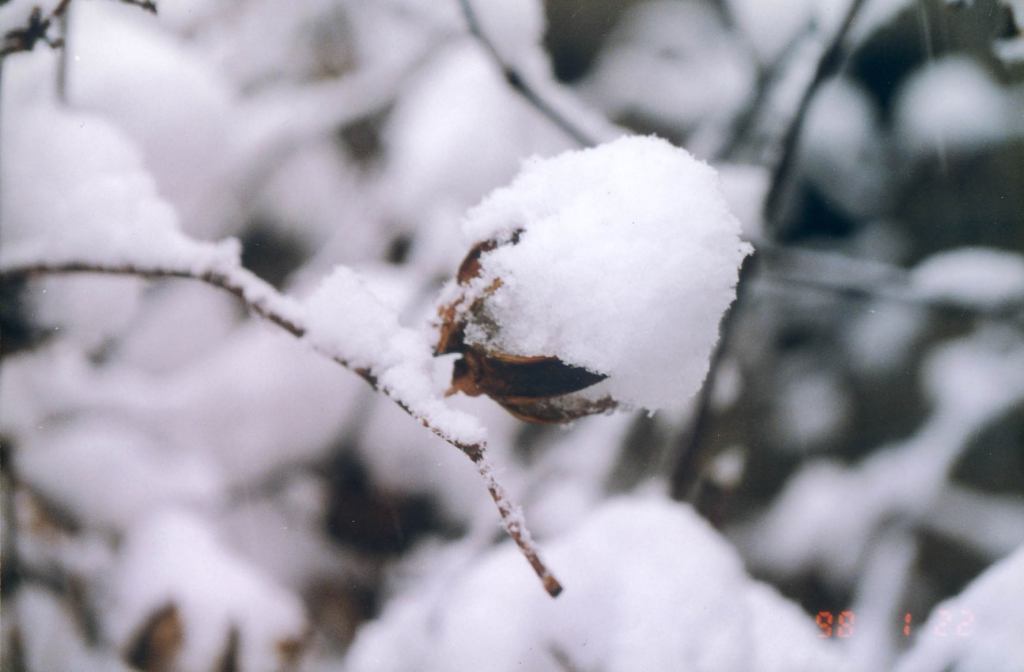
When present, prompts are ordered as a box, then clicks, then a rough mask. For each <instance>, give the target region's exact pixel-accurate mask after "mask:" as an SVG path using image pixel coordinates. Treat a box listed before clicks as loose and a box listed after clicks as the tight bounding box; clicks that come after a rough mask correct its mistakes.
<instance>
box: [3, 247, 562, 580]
mask: <svg viewBox="0 0 1024 672" xmlns="http://www.w3.org/2000/svg"><path fill="white" fill-rule="evenodd" d="M346 271H347V269H346ZM73 273H97V274H105V275H123V276H134V277H142V278H150V279H157V278H182V279H188V280H198V281H200V282H204V283H206V284H208V285H211V286H213V287H217V288H219V289H222V290H224V291H226V292H228V293H230V294H232V295H234V296H235V297H236V298H238V300H239V301H241V302H242V303H243V304H245V306H246V307H247V308H248V309H249V310H250V311H252V312H253V313H255V314H256V315H258V316H260V317H262V318H263V319H265V320H267V321H269V322H272V323H274V324H276V325H277V326H279V327H281V328H282V329H284V330H285V331H287V332H288V333H290V334H292V335H293V336H295V337H296V338H300V339H304V340H307V341H309V342H310V343H311V345H312V346H313V347H314V349H315V350H317V351H318V352H319V353H320V354H322V355H324V356H325V357H327V358H329V359H331V360H333V361H334V362H336V363H338V364H340V365H341V366H344V367H345V368H347V369H349V370H351V371H352V372H354V373H355V374H356V375H358V376H359V377H360V378H362V379H363V380H364V381H366V382H367V383H368V384H369V385H370V387H372V388H373V389H374V390H375V391H377V392H380V393H382V394H385V395H386V396H388V397H389V398H390V399H391V400H392V401H393V402H394V403H395V404H396V405H398V407H399V408H401V409H402V410H403V411H405V412H406V413H408V414H409V415H410V416H411V417H413V418H414V419H415V420H417V421H418V422H419V423H420V424H421V425H423V426H424V427H425V428H427V429H429V430H430V431H431V432H433V433H434V434H435V435H437V436H438V437H440V438H441V439H443V440H444V441H445V442H447V443H448V444H450V445H452V446H454V447H456V448H458V449H459V450H460V451H462V452H463V453H464V454H465V455H466V456H467V457H468V458H469V459H470V460H472V461H473V463H474V464H475V465H476V467H477V471H478V472H479V473H480V475H481V476H482V477H483V479H484V482H485V483H486V485H487V491H488V492H489V493H490V495H491V499H493V500H494V503H495V505H496V506H497V508H498V513H499V515H500V516H501V521H502V525H503V527H504V528H505V531H506V532H507V533H508V535H509V536H510V537H511V538H512V540H513V541H514V542H515V543H516V546H518V547H519V550H520V552H521V553H522V555H523V556H524V557H525V558H526V560H527V562H529V563H530V566H531V567H532V568H533V570H534V572H536V574H537V576H538V577H539V578H540V579H541V582H542V583H543V586H544V589H545V590H546V591H547V592H548V594H549V595H551V596H552V597H555V596H557V595H558V594H559V593H560V592H561V591H562V586H561V584H560V583H559V582H558V580H557V579H556V578H555V577H554V575H553V574H552V573H551V572H550V571H549V570H548V568H547V566H546V565H545V564H544V562H543V561H542V560H541V558H540V555H539V553H538V550H537V547H536V545H535V544H534V542H533V539H532V537H531V535H530V532H529V530H528V529H527V527H526V522H525V520H524V518H523V516H522V513H521V509H520V507H519V505H518V504H516V503H515V502H514V501H513V500H512V499H511V498H510V497H509V495H508V493H507V492H506V491H505V489H504V488H503V487H502V486H501V484H500V483H499V482H498V480H497V479H496V477H495V476H494V470H493V467H492V466H491V464H490V461H489V460H488V459H487V457H486V448H487V444H486V440H485V439H484V436H483V431H482V428H480V427H479V425H478V424H477V423H476V422H475V420H474V419H472V418H470V417H469V416H466V415H465V414H462V413H460V412H458V411H455V410H453V409H450V408H448V407H447V406H446V405H445V404H444V402H443V401H442V400H441V399H440V398H432V396H431V395H430V393H429V390H428V387H427V385H428V381H424V380H417V379H416V372H414V371H412V367H410V366H407V365H406V364H407V363H405V362H385V366H384V367H383V368H382V367H380V366H378V365H376V363H369V362H364V361H358V362H356V361H353V360H352V358H351V357H348V356H347V355H346V354H344V353H343V352H341V351H340V348H339V347H333V346H332V340H331V339H330V337H329V336H328V337H326V338H325V337H324V335H323V334H320V333H317V329H316V328H315V326H316V321H315V320H313V321H311V320H310V317H309V311H307V310H306V307H305V306H304V305H302V304H301V303H299V302H298V301H296V300H295V299H292V298H291V297H288V296H284V295H282V294H280V293H279V292H278V291H277V290H275V289H274V288H273V287H272V286H271V285H269V284H268V283H267V282H265V281H264V280H262V279H261V278H259V277H258V276H256V275H255V274H253V273H252V272H251V271H249V270H247V269H245V268H244V267H242V266H241V265H240V264H239V263H238V262H237V260H233V261H231V262H228V261H227V260H226V259H225V258H224V257H222V256H221V257H217V256H212V257H210V259H209V260H208V261H207V262H206V263H201V264H191V265H188V264H180V265H174V264H168V265H161V264H146V265H143V264H134V263H130V262H116V263H104V262H102V261H97V262H84V261H51V262H46V261H42V262H31V261H25V262H19V263H15V264H6V265H5V266H3V267H2V268H0V284H5V283H16V282H19V281H22V280H24V279H27V278H31V277H35V276H45V275H64V274H73ZM336 273H337V272H336ZM347 273H351V272H350V271H347ZM370 299H371V300H372V297H370ZM354 300H356V301H360V300H362V297H356V298H355V299H354ZM344 308H345V306H338V307H337V310H338V311H339V312H343V311H344ZM311 325H312V326H311ZM354 328H360V325H359V324H358V320H355V324H354ZM399 329H401V328H399ZM409 331H410V330H404V332H405V333H404V334H401V333H400V334H398V335H397V336H398V337H399V340H401V336H403V335H408V333H409ZM335 340H336V339H335ZM398 353H399V354H402V351H401V350H399V351H398ZM392 354H393V353H392ZM396 374H397V375H396Z"/></svg>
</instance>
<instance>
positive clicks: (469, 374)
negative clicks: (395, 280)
mask: <svg viewBox="0 0 1024 672" xmlns="http://www.w3.org/2000/svg"><path fill="white" fill-rule="evenodd" d="M521 233H522V232H521V231H516V232H514V233H513V234H512V236H511V237H510V238H509V240H507V241H504V242H499V241H497V240H487V241H484V242H482V243H478V244H476V245H474V246H473V248H472V249H471V250H470V251H469V253H468V254H467V255H466V258H465V259H463V261H462V264H461V265H460V266H459V270H458V273H457V274H456V281H457V282H458V284H459V286H460V287H464V288H465V287H468V286H469V284H470V283H471V282H472V281H473V280H474V279H476V278H478V277H479V276H480V272H481V270H482V266H481V261H480V260H481V257H482V256H483V255H484V254H485V253H487V252H490V251H491V250H494V249H495V248H497V247H499V246H501V245H515V244H517V243H518V242H519V237H520V235H521ZM499 287H501V279H500V278H496V279H495V280H494V281H493V282H492V283H491V285H490V286H488V287H487V288H486V289H485V290H484V291H483V292H480V294H479V296H476V297H475V298H472V299H471V298H470V297H468V296H467V294H466V292H465V291H463V292H462V293H460V294H459V295H458V296H457V297H456V298H455V299H454V300H453V301H451V302H450V303H448V304H445V305H443V306H441V307H440V308H439V310H438V314H439V316H440V318H441V329H440V338H439V340H438V344H437V348H436V349H435V354H437V355H445V354H451V353H459V354H461V355H462V358H461V359H459V360H458V361H456V362H455V368H454V370H453V372H452V385H451V388H450V389H449V391H448V393H449V394H454V393H455V392H462V393H464V394H467V395H469V396H473V397H475V396H478V395H481V394H486V395H487V396H489V397H490V398H491V399H494V401H496V402H498V403H499V404H501V405H502V406H503V407H504V408H505V410H507V411H508V412H509V413H511V414H512V415H514V416H516V417H517V418H519V419H520V420H525V421H527V422H536V423H562V422H570V421H572V420H575V419H577V418H580V417H583V416H586V415H593V414H595V413H604V412H607V411H610V410H612V409H613V408H615V407H616V405H617V402H616V401H615V400H614V399H612V398H611V397H608V396H604V397H600V398H598V399H592V398H588V397H586V396H585V395H582V394H579V393H580V392H581V391H582V390H584V389H586V388H588V387H590V386H591V385H594V384H596V383H599V382H601V381H602V380H604V379H605V378H607V376H606V375H604V374H601V373H594V372H593V371H590V370H588V369H585V368H582V367H579V366H573V365H571V364H567V363H565V362H563V361H562V360H560V359H559V358H557V357H553V356H550V355H537V356H523V355H512V354H509V353H506V352H501V351H499V350H496V349H493V348H488V347H486V346H484V345H482V344H477V343H467V342H466V338H465V336H466V326H467V325H468V324H470V323H474V324H477V325H480V326H483V327H484V328H485V330H487V331H495V330H497V329H498V328H499V327H498V326H497V325H496V324H494V322H493V320H491V319H490V318H489V317H488V315H487V299H488V298H489V297H490V296H491V295H493V294H494V292H495V291H497V289H498V288H499ZM467 301H471V303H470V304H469V305H468V306H467V305H465V304H466V302H467Z"/></svg>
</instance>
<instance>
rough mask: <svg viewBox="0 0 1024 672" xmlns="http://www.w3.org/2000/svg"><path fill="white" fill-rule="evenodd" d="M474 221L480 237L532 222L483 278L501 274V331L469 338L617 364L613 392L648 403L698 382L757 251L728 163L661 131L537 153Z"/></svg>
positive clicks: (493, 307) (485, 263)
mask: <svg viewBox="0 0 1024 672" xmlns="http://www.w3.org/2000/svg"><path fill="white" fill-rule="evenodd" d="M463 229H464V233H465V235H466V237H467V238H468V239H469V241H470V242H473V243H475V242H478V241H483V240H488V239H498V240H507V239H509V238H510V237H511V235H512V234H513V233H514V232H516V231H520V232H521V233H520V236H519V242H518V243H517V244H515V245H502V246H499V247H497V248H496V249H494V250H493V251H491V252H488V253H486V254H484V255H483V257H482V258H481V264H482V273H481V274H480V277H479V278H477V280H476V281H475V285H474V286H475V287H476V288H477V290H478V291H482V290H483V289H484V288H487V287H490V286H491V285H492V283H493V282H494V280H495V279H500V281H501V286H500V287H499V288H498V289H497V291H495V292H494V293H493V294H492V295H491V296H489V297H488V299H487V306H488V313H489V316H490V318H492V319H493V320H494V322H495V323H496V324H497V325H498V330H497V333H484V330H483V329H480V328H474V325H472V324H471V325H470V326H469V328H468V329H467V333H466V335H467V340H468V341H469V342H471V343H478V344H482V345H484V346H485V347H488V348H495V349H498V350H500V351H502V352H506V353H509V354H513V355H524V356H531V355H533V356H536V355H544V356H556V357H558V358H560V359H562V360H563V361H565V362H567V363H569V364H574V365H576V366H582V367H585V368H587V369H590V370H592V371H595V372H598V373H604V374H607V375H609V379H608V380H607V381H605V382H604V383H602V386H606V387H605V391H606V392H607V393H608V394H610V395H611V396H612V397H613V398H615V399H617V400H618V401H619V402H622V403H624V404H627V405H631V406H641V407H644V408H647V409H649V410H656V409H659V408H665V407H672V406H678V405H680V404H681V403H682V402H684V401H685V400H686V399H687V398H689V397H690V396H692V395H693V394H694V392H696V391H697V389H699V387H700V384H701V382H702V381H703V379H704V376H705V374H706V373H707V369H708V360H709V356H710V353H711V350H712V348H713V347H714V344H715V341H716V340H717V338H718V323H719V320H720V319H721V317H722V314H723V313H724V311H725V310H726V308H727V307H728V306H729V304H730V303H731V302H732V301H733V299H734V298H735V285H736V281H737V274H738V268H739V265H740V262H741V261H742V260H743V257H744V256H745V255H746V254H748V253H749V252H750V249H751V248H750V247H749V245H747V244H746V243H743V242H741V240H740V238H739V236H740V224H739V222H738V221H737V220H736V218H735V217H734V216H733V215H732V214H730V212H729V209H728V207H727V205H726V202H725V199H724V197H723V196H722V193H721V191H720V189H719V183H718V177H717V174H716V173H715V171H714V170H713V169H712V168H711V167H709V166H708V165H707V164H705V163H703V162H701V161H698V160H697V159H695V158H693V157H692V156H691V155H690V154H689V153H687V152H686V151H685V150H682V149H679V148H676V147H674V146H672V145H671V144H669V143H668V142H665V141H663V140H660V139H657V138H653V137H629V138H622V139H619V140H616V141H615V142H611V143H608V144H605V145H602V146H600V147H597V148H593V149H585V150H581V151H573V152H567V153H564V154H561V155H559V156H557V157H555V158H552V159H533V160H531V161H528V162H527V163H526V164H525V166H524V167H523V170H522V171H521V173H520V174H519V176H518V177H517V178H516V179H515V181H514V182H513V183H512V184H511V185H510V186H508V187H505V188H502V189H498V190H497V191H495V192H493V193H492V194H491V195H490V196H489V197H488V198H487V199H485V200H484V201H483V202H482V203H481V204H480V205H478V206H477V207H476V208H474V209H472V210H471V211H470V212H469V214H468V215H467V219H466V221H465V223H464V227H463ZM488 331H489V332H490V331H491V330H488Z"/></svg>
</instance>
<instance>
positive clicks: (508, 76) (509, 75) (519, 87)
mask: <svg viewBox="0 0 1024 672" xmlns="http://www.w3.org/2000/svg"><path fill="white" fill-rule="evenodd" d="M459 8H460V9H461V10H462V16H463V17H464V18H465V19H466V24H467V25H468V26H469V32H470V34H472V35H473V37H474V38H476V40H477V42H479V43H480V46H481V47H483V49H484V51H485V52H487V55H488V56H489V57H490V58H491V60H492V61H494V64H495V65H496V66H498V69H499V70H501V74H502V76H503V77H504V78H505V81H506V82H507V83H508V85H509V86H510V87H512V90H513V91H515V92H516V93H517V94H519V95H520V96H521V97H522V98H523V100H525V101H526V102H527V103H529V104H530V105H531V106H532V107H533V108H534V109H536V110H537V111H538V112H540V113H541V114H542V115H544V116H545V117H547V118H548V120H550V121H551V123H553V124H554V125H555V126H557V127H558V128H559V129H561V131H562V132H563V133H565V134H566V135H568V136H569V137H570V138H572V139H573V140H574V141H575V142H576V143H577V144H578V145H580V146H581V147H593V146H594V145H596V144H598V141H597V139H596V138H593V137H591V135H590V134H589V133H587V132H586V131H584V130H583V129H582V128H580V127H579V126H578V125H577V124H576V123H575V122H573V121H571V120H569V119H568V118H567V117H566V116H565V115H563V114H562V113H561V112H559V111H558V110H556V109H555V107H554V105H552V104H551V103H549V102H548V101H547V100H546V99H545V98H544V97H543V96H542V95H540V93H538V92H537V90H536V89H535V88H533V87H532V86H530V84H529V82H527V81H526V79H525V78H524V77H523V75H522V74H521V73H520V72H519V71H518V70H517V69H516V68H515V67H514V66H512V65H511V64H509V63H507V62H506V61H505V59H504V58H502V56H501V53H500V52H498V48H497V47H496V46H494V42H492V41H491V39H490V38H489V37H488V36H487V34H486V33H485V32H484V30H483V28H482V26H481V25H480V20H479V18H478V17H477V15H476V10H474V9H473V5H472V2H471V0H459Z"/></svg>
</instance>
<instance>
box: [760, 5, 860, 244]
mask: <svg viewBox="0 0 1024 672" xmlns="http://www.w3.org/2000/svg"><path fill="white" fill-rule="evenodd" d="M863 6H864V0H851V1H850V6H849V7H848V8H847V10H846V15H845V16H844V17H843V22H842V23H841V24H840V25H839V29H838V30H836V32H835V34H834V35H833V36H832V40H831V41H830V42H829V44H828V46H827V47H825V51H823V52H822V54H821V58H819V59H818V65H817V67H816V68H815V69H814V76H813V77H811V81H810V82H809V83H808V84H807V86H806V87H805V88H804V92H803V95H802V96H801V97H800V103H799V104H798V105H797V108H796V112H795V114H794V115H793V119H792V121H791V122H790V124H789V127H788V128H787V129H786V133H785V135H784V136H783V138H782V147H781V152H780V156H779V162H778V163H777V164H776V165H775V170H774V171H773V173H772V179H771V183H770V184H771V186H770V187H769V189H768V196H767V197H766V198H765V202H764V213H765V221H766V222H769V223H775V224H777V223H779V222H778V220H779V219H780V218H781V217H783V216H784V215H785V213H786V206H787V205H788V204H789V199H790V198H791V196H792V194H791V191H792V186H793V185H792V183H793V179H792V172H793V168H794V167H795V165H796V159H797V152H796V150H797V143H798V141H799V139H800V131H801V130H802V129H803V126H804V120H805V119H806V117H807V111H808V110H809V109H810V107H811V100H813V99H814V94H815V93H817V92H818V89H819V88H821V85H822V84H823V83H824V82H825V80H827V79H828V78H829V77H831V76H832V75H834V74H835V73H836V72H838V71H839V67H840V66H841V65H842V64H843V60H844V57H845V44H846V36H847V35H848V34H849V32H850V28H852V27H853V23H854V21H855V20H856V18H857V15H858V14H859V13H860V10H861V8H862V7H863Z"/></svg>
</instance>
